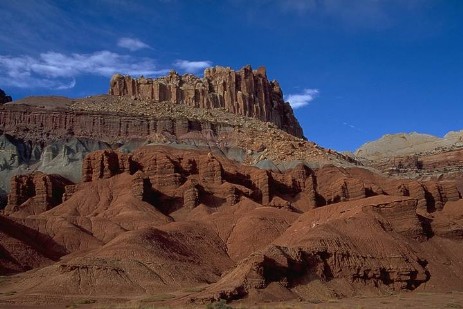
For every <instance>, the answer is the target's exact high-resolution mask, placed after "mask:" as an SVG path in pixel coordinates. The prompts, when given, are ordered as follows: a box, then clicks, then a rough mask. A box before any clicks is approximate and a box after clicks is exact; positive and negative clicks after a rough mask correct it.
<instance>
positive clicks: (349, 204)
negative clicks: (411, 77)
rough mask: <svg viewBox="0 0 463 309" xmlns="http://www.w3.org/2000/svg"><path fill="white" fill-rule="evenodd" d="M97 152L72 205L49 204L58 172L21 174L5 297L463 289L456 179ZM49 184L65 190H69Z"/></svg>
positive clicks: (181, 299)
mask: <svg viewBox="0 0 463 309" xmlns="http://www.w3.org/2000/svg"><path fill="white" fill-rule="evenodd" d="M83 162H84V164H83V169H82V172H83V179H84V180H85V182H83V183H80V184H77V185H72V184H65V192H64V194H62V195H63V200H64V201H63V202H62V203H61V204H59V205H54V204H48V205H47V206H44V205H45V204H46V201H47V199H46V198H44V196H48V195H49V193H47V194H44V193H43V192H48V191H46V190H45V191H44V190H43V189H40V190H37V188H39V187H40V186H41V185H39V183H44V182H43V180H44V179H45V180H46V179H51V178H52V176H44V175H40V177H37V176H31V177H29V178H21V177H19V178H15V179H29V180H28V181H22V182H21V181H19V182H18V181H16V182H14V181H13V182H14V183H17V184H18V186H19V188H21V189H20V190H19V189H18V190H13V191H12V193H11V197H12V201H16V202H15V205H16V206H15V207H9V208H8V211H7V212H5V213H4V214H3V215H2V216H0V220H1V221H2V224H1V227H0V235H1V236H2V237H1V238H0V246H1V247H0V248H2V258H0V271H1V273H2V274H10V273H19V274H17V275H15V276H12V277H11V278H12V281H11V283H9V282H10V281H7V282H6V283H4V284H3V285H2V286H0V292H3V293H6V294H2V296H0V301H8V302H11V301H13V302H19V303H24V302H40V301H42V300H45V299H48V301H49V300H50V299H54V300H55V301H58V302H59V301H63V300H62V297H63V295H68V296H69V297H75V298H78V297H83V296H85V297H88V296H89V295H90V296H92V297H95V298H96V299H107V298H110V299H111V298H114V297H116V296H117V297H120V298H122V299H124V298H125V299H140V300H143V299H147V298H149V297H150V295H166V293H167V296H165V297H167V298H172V300H173V301H174V303H177V304H184V303H185V302H190V301H194V302H208V301H211V300H217V299H220V298H225V299H228V300H233V299H243V298H244V299H248V300H255V301H264V300H266V301H268V300H271V301H279V300H288V299H297V298H302V299H313V298H317V299H329V298H332V297H345V296H353V295H368V294H377V293H381V292H391V291H401V290H407V291H409V290H429V289H432V290H433V291H439V290H440V291H447V290H448V289H452V290H462V286H461V284H460V282H461V280H462V279H463V266H462V265H461V263H460V262H459V261H460V260H461V259H462V258H463V250H461V249H460V248H461V246H460V244H461V241H462V237H463V208H462V207H463V204H462V200H461V192H459V191H458V189H457V187H456V186H455V183H454V182H451V181H446V182H436V181H427V182H420V181H414V180H404V179H389V178H385V177H383V176H380V175H378V174H375V173H373V172H371V171H368V170H365V169H361V168H339V167H334V166H326V167H324V168H320V169H318V170H312V169H310V168H308V167H306V166H304V165H302V164H301V165H299V166H297V167H296V168H294V169H292V170H288V171H287V172H285V173H280V172H271V171H265V170H260V169H257V168H254V167H249V166H244V165H239V164H236V163H234V162H232V161H230V160H228V159H226V158H224V157H220V156H214V155H212V154H211V153H207V152H201V151H191V150H179V149H174V148H169V147H156V146H149V147H143V148H140V149H138V150H136V151H134V152H133V154H123V153H119V152H115V151H108V150H106V151H97V152H94V153H92V154H90V155H89V156H87V157H86V158H85V160H84V161H83ZM47 177H51V178H47ZM40 181H42V182H40ZM42 187H43V186H42ZM31 188H35V192H36V195H35V196H31V192H34V191H33V190H32V189H31ZM47 188H49V189H50V190H51V191H52V192H51V196H53V192H55V191H57V192H58V191H59V190H62V189H61V188H62V187H60V186H49V187H47ZM41 192H42V193H41ZM59 192H62V191H59ZM31 200H33V201H34V203H31V202H30V201H31ZM28 201H29V202H28ZM21 202H22V203H21ZM26 209H27V211H25V210H26ZM27 269H33V270H32V271H29V272H24V273H22V272H23V271H24V270H27ZM13 289H14V291H15V292H16V293H14V295H11V293H8V292H9V291H11V290H13ZM5 295H7V296H5ZM155 300H156V299H154V300H152V301H155Z"/></svg>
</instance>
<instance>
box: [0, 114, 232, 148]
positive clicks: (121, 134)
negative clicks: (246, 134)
mask: <svg viewBox="0 0 463 309" xmlns="http://www.w3.org/2000/svg"><path fill="white" fill-rule="evenodd" d="M227 128H231V126H227V125H226V124H216V123H214V124H213V123H208V122H205V121H202V122H201V121H195V120H189V119H186V118H178V119H175V118H169V117H163V118H155V117H142V116H128V115H122V114H116V113H104V112H78V111H69V110H60V111H58V110H56V111H49V110H43V109H40V108H24V109H19V108H17V109H13V108H8V109H3V110H2V109H0V130H2V131H4V132H5V133H8V134H11V135H14V136H15V137H18V138H27V139H31V140H41V139H44V138H47V139H49V138H63V137H66V136H79V137H86V138H94V139H98V140H103V141H107V142H114V141H116V140H118V139H123V140H128V139H133V138H136V139H144V138H147V137H148V136H150V135H152V134H157V133H159V134H161V133H163V134H166V133H167V134H170V135H173V136H181V135H183V134H186V133H188V132H191V131H194V132H198V131H199V132H212V133H217V132H218V131H220V130H221V129H224V130H226V129H227Z"/></svg>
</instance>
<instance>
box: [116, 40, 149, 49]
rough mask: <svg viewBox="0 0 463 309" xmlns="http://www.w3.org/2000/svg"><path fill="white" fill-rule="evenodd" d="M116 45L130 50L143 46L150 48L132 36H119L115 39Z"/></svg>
mask: <svg viewBox="0 0 463 309" xmlns="http://www.w3.org/2000/svg"><path fill="white" fill-rule="evenodd" d="M117 46H119V47H122V48H127V49H128V50H130V51H136V50H139V49H143V48H150V46H149V45H148V44H146V43H144V42H142V41H140V40H139V39H132V38H120V39H119V41H117Z"/></svg>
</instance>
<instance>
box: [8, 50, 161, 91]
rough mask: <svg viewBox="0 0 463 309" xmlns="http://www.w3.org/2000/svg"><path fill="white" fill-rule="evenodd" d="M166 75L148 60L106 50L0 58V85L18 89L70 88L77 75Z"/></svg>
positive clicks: (74, 82)
mask: <svg viewBox="0 0 463 309" xmlns="http://www.w3.org/2000/svg"><path fill="white" fill-rule="evenodd" d="M166 72H167V70H159V69H157V68H156V65H155V62H154V60H152V59H150V58H135V57H132V56H128V55H121V54H118V53H114V52H111V51H107V50H103V51H97V52H94V53H90V54H78V53H72V54H63V53H57V52H51V51H50V52H47V53H42V54H40V55H39V56H38V57H32V56H18V57H12V56H1V55H0V82H1V83H2V84H7V85H10V86H14V87H18V88H54V89H67V88H72V87H74V86H75V84H76V81H75V79H76V77H77V76H79V75H99V76H105V77H109V76H111V75H112V74H114V73H123V74H130V75H151V76H152V75H159V74H164V73H166ZM63 79H64V81H63Z"/></svg>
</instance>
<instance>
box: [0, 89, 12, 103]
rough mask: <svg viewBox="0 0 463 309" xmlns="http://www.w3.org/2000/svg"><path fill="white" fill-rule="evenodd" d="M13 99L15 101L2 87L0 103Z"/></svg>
mask: <svg viewBox="0 0 463 309" xmlns="http://www.w3.org/2000/svg"><path fill="white" fill-rule="evenodd" d="M11 101H13V99H12V98H11V97H10V96H9V95H6V93H5V91H3V90H2V89H0V104H4V103H8V102H11Z"/></svg>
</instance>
